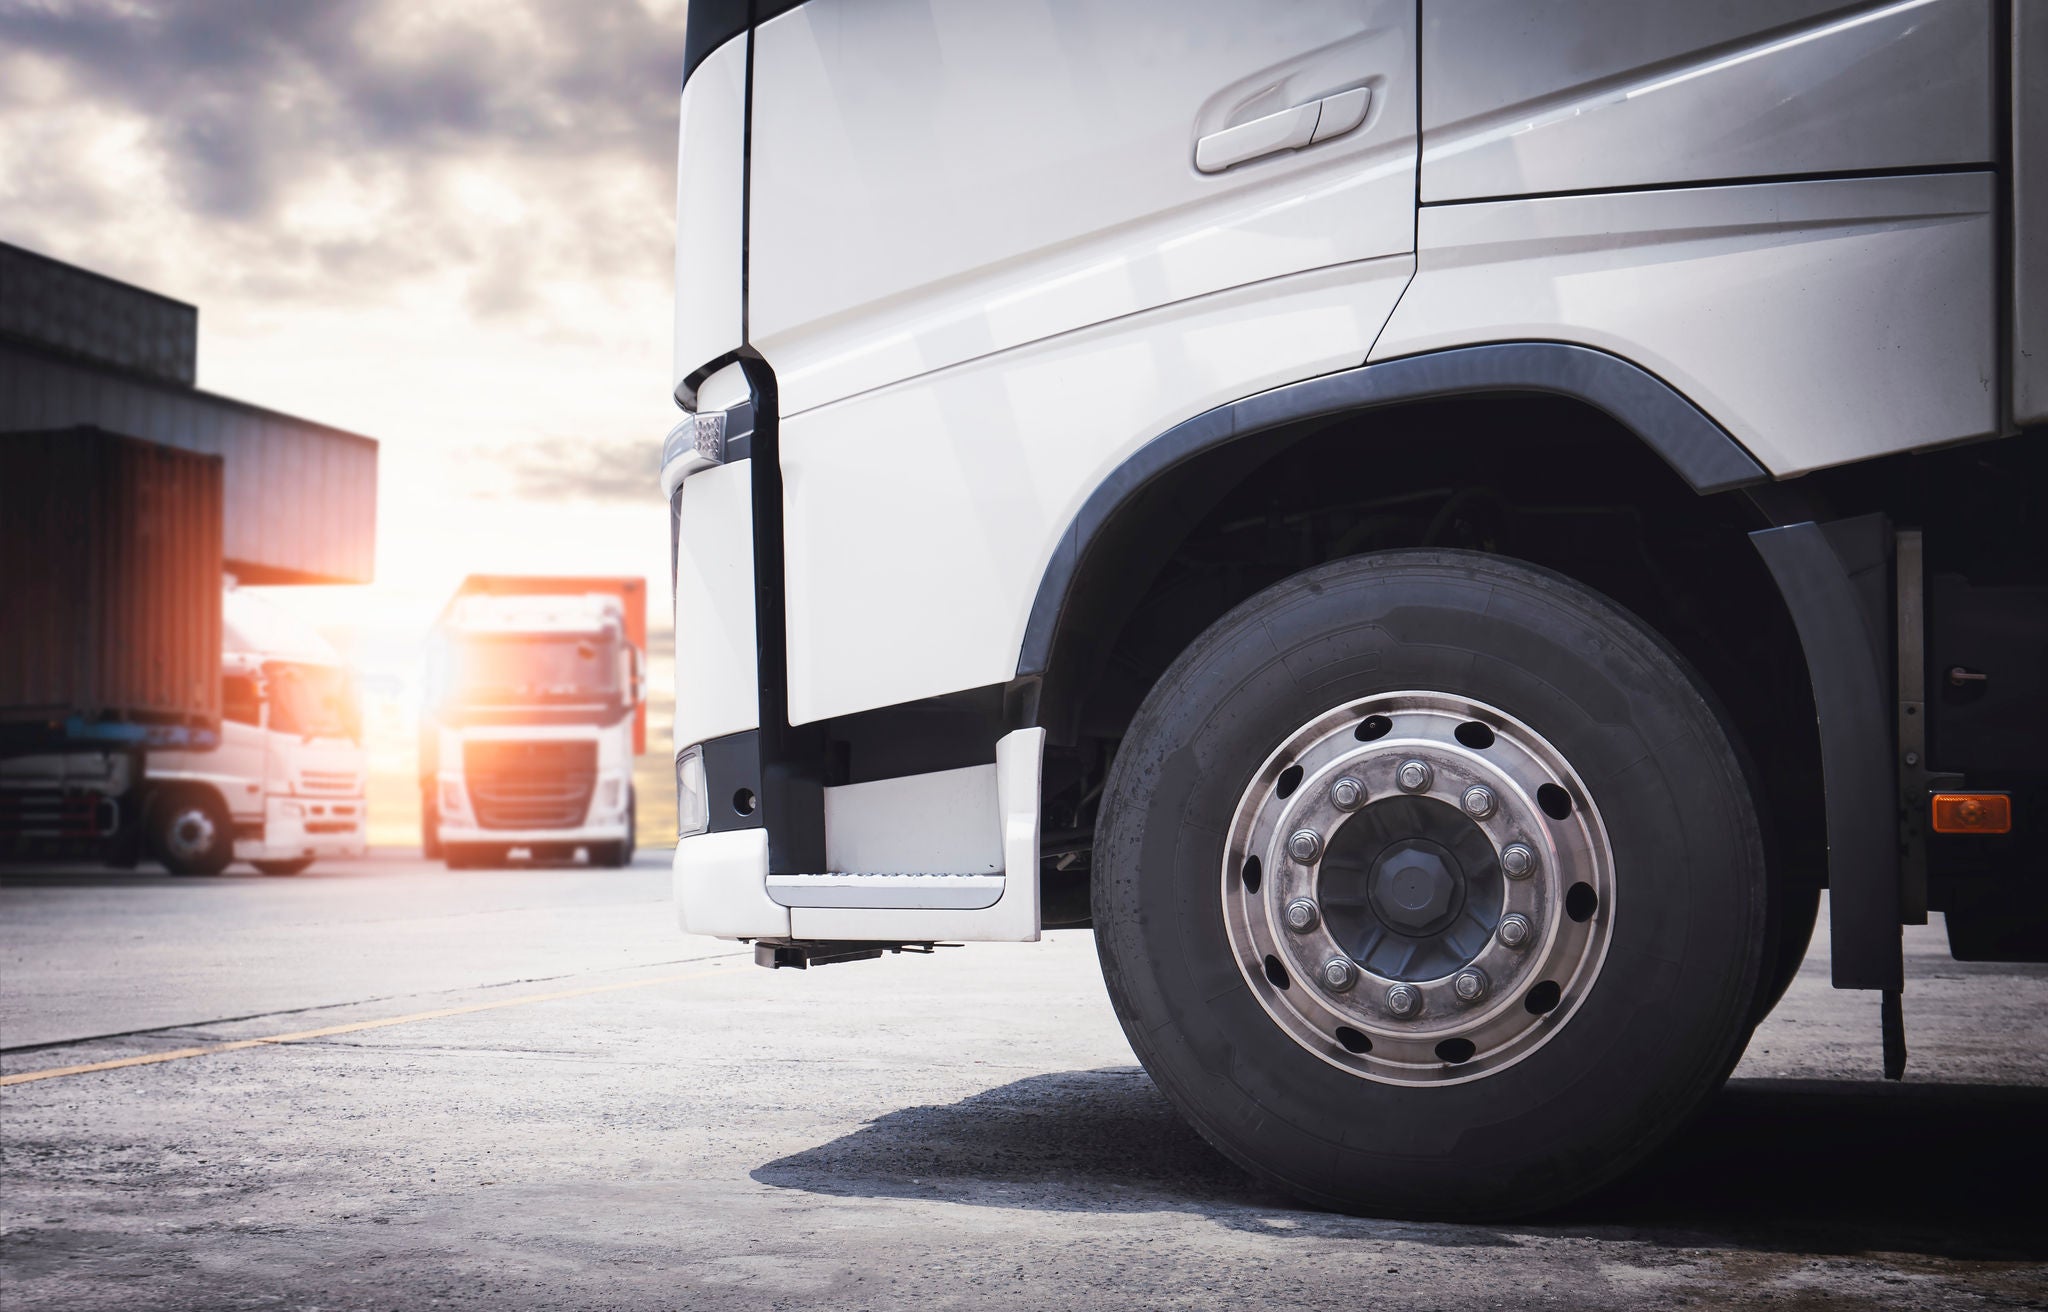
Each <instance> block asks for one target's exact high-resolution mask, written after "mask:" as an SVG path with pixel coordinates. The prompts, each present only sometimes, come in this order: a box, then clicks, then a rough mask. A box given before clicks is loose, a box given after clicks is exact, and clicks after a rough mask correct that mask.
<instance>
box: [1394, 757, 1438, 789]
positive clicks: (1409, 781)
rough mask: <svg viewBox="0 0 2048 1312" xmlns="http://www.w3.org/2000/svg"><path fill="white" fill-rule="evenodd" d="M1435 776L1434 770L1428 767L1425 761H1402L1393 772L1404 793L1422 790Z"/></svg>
mask: <svg viewBox="0 0 2048 1312" xmlns="http://www.w3.org/2000/svg"><path fill="white" fill-rule="evenodd" d="M1435 778H1436V771H1434V770H1432V769H1430V768H1429V762H1427V761H1403V762H1401V768H1400V769H1399V770H1397V771H1395V772H1394V780H1395V782H1396V783H1398V784H1400V785H1401V791H1402V792H1404V793H1419V792H1422V791H1423V790H1424V789H1426V788H1428V787H1429V784H1430V781H1431V780H1432V779H1435Z"/></svg>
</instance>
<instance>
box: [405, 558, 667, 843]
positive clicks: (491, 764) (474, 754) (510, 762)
mask: <svg viewBox="0 0 2048 1312" xmlns="http://www.w3.org/2000/svg"><path fill="white" fill-rule="evenodd" d="M623 584H631V585H632V588H631V591H630V593H627V594H626V595H627V596H631V597H638V596H639V595H641V594H640V592H639V580H637V579H636V580H620V581H615V582H614V585H613V586H612V589H611V590H610V591H602V592H601V591H574V592H558V593H549V592H547V591H545V590H544V589H545V588H546V587H548V586H550V583H549V581H533V582H531V583H529V584H527V585H525V586H527V587H528V588H530V589H531V590H530V591H523V592H522V591H518V590H516V588H515V590H512V591H496V592H491V593H488V594H486V593H483V592H480V591H476V590H475V589H479V588H481V587H483V586H486V585H483V584H479V583H478V582H477V581H476V579H472V580H471V581H470V583H468V584H466V585H465V588H467V589H471V591H469V592H466V593H463V594H458V596H457V597H456V598H455V599H454V600H453V601H452V602H451V603H450V604H449V607H448V609H447V610H446V611H445V612H444V614H443V616H442V619H441V622H440V623H439V625H438V626H437V627H436V630H435V634H434V637H433V639H432V644H431V648H430V654H429V659H428V680H427V683H428V689H429V697H428V706H427V709H426V712H425V714H424V718H423V721H422V725H421V736H420V762H421V767H420V768H421V790H422V811H423V816H424V821H423V835H422V837H423V843H424V846H425V848H426V851H427V853H428V855H429V856H438V857H440V858H441V859H442V860H444V861H445V862H446V863H447V864H448V865H449V867H450V868H459V867H469V866H479V865H494V864H500V863H502V862H504V861H505V860H506V859H507V858H508V857H509V856H510V855H511V853H512V852H513V851H515V850H519V849H523V850H524V851H525V852H526V853H527V854H528V855H529V856H530V857H532V858H534V859H549V858H552V859H566V858H569V857H573V856H574V855H575V854H576V853H577V851H578V850H579V849H580V850H582V851H583V852H585V853H586V854H587V856H588V858H589V860H590V862H591V864H593V865H598V866H611V867H618V866H623V865H626V864H627V863H628V862H630V861H631V860H632V856H633V851H634V822H635V813H636V807H635V799H634V794H633V757H634V755H635V749H636V747H637V745H638V742H637V735H638V734H639V733H641V732H644V730H642V729H641V728H640V719H639V717H640V714H641V705H642V701H643V689H642V683H643V677H642V650H641V646H640V643H639V642H638V641H636V638H637V636H638V635H637V634H636V633H635V632H634V631H633V630H632V628H631V626H630V624H629V617H630V612H629V609H628V605H629V603H628V601H627V600H626V599H625V597H622V595H621V593H622V592H625V589H624V588H623V586H622V585H623ZM557 586H568V585H557ZM598 586H602V585H598ZM643 641H644V640H643Z"/></svg>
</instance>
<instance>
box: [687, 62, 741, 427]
mask: <svg viewBox="0 0 2048 1312" xmlns="http://www.w3.org/2000/svg"><path fill="white" fill-rule="evenodd" d="M746 78H747V38H746V37H744V36H742V37H739V38H738V39H736V40H732V41H728V42H726V43H725V44H724V45H723V46H721V47H719V48H718V49H717V50H714V51H712V52H711V54H710V55H709V56H708V57H706V58H705V60H704V62H703V63H702V64H701V65H699V66H698V67H697V69H696V70H695V71H694V72H693V73H692V74H691V76H690V81H689V84H688V85H687V86H685V87H684V88H683V100H682V110H681V114H682V128H681V132H680V134H679V143H678V156H677V166H676V310H675V315H676V340H675V370H674V374H675V376H674V378H673V380H672V385H673V386H674V387H676V388H681V387H682V385H683V382H684V380H685V379H686V378H688V376H689V375H690V373H691V371H692V370H695V369H698V368H700V367H701V366H703V365H706V364H709V363H710V362H711V361H712V359H714V358H715V357H717V356H720V355H724V354H725V353H726V352H728V351H731V350H732V349H733V348H735V347H737V346H738V345H739V344H740V342H741V341H742V340H743V336H742V330H741V323H742V313H743V305H744V302H743V301H742V298H741V276H742V270H743V268H744V267H745V266H744V264H743V262H742V253H743V251H744V250H745V240H744V237H745V233H744V230H743V228H742V226H741V221H742V214H743V206H744V204H745V196H746V156H745V154H744V153H743V147H744V141H745V132H746V104H747V102H746Z"/></svg>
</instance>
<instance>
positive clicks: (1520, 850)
mask: <svg viewBox="0 0 2048 1312" xmlns="http://www.w3.org/2000/svg"><path fill="white" fill-rule="evenodd" d="M1500 868H1501V873H1503V874H1505V875H1506V876H1507V877H1508V878H1509V879H1527V878H1528V877H1529V876H1531V875H1533V874H1535V873H1536V851H1535V849H1534V848H1532V847H1530V846H1529V845H1528V844H1527V843H1509V844H1508V845H1507V846H1506V847H1504V848H1502V849H1501V852H1500Z"/></svg>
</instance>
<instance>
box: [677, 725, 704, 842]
mask: <svg viewBox="0 0 2048 1312" xmlns="http://www.w3.org/2000/svg"><path fill="white" fill-rule="evenodd" d="M709 828H711V787H710V784H709V783H708V782H707V781H706V779H705V777H704V749H703V748H701V747H686V748H684V749H683V750H682V751H680V752H677V753H676V837H677V838H688V837H689V836H690V835H691V834H701V833H703V832H704V831H705V830H707V829H709Z"/></svg>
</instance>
